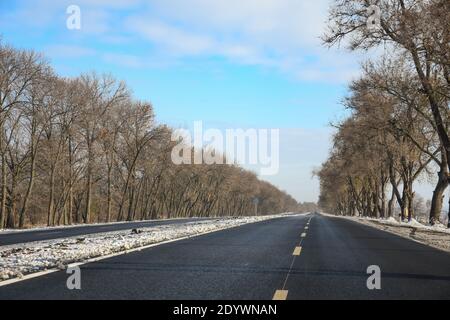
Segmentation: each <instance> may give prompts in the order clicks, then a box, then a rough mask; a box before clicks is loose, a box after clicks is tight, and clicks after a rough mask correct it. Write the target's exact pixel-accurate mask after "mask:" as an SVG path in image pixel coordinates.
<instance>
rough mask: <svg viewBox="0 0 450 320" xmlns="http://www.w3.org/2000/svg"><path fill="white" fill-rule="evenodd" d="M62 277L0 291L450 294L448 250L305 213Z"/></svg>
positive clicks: (120, 295)
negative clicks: (375, 285)
mask: <svg viewBox="0 0 450 320" xmlns="http://www.w3.org/2000/svg"><path fill="white" fill-rule="evenodd" d="M308 221H310V223H309V226H308V228H307V229H305V227H307V223H308ZM302 235H303V237H302ZM298 246H301V251H300V252H299V250H297V254H299V255H298V256H294V255H293V253H294V251H295V249H296V247H298ZM371 265H378V266H379V267H380V269H381V290H369V289H368V288H367V285H366V282H367V279H368V277H369V275H368V274H367V272H366V271H367V268H368V266H371ZM67 277H68V275H67V274H65V272H57V273H53V274H49V275H46V276H42V277H38V278H34V279H31V280H27V281H23V282H19V283H16V284H12V285H8V286H3V287H0V299H35V298H39V299H157V300H160V299H175V300H179V299H194V300H209V299H225V300H252V299H256V300H271V299H272V298H273V297H274V295H275V294H276V295H277V296H278V297H281V298H283V297H286V298H287V299H288V300H297V299H449V298H450V254H448V253H445V252H441V251H439V250H436V249H433V248H430V247H427V246H425V245H422V244H419V243H417V242H414V241H410V240H407V239H403V238H401V237H398V236H395V235H392V234H389V233H386V232H383V231H380V230H378V229H374V228H371V227H368V226H365V225H361V224H358V223H356V222H352V221H347V220H343V219H339V218H329V217H325V216H320V215H309V216H303V217H286V218H282V219H276V220H270V221H265V222H260V223H255V224H250V225H245V226H242V227H238V228H234V229H229V230H225V231H220V232H216V233H211V234H207V235H203V236H200V237H196V238H192V239H189V240H182V241H178V242H174V243H170V244H164V245H161V246H157V247H154V248H151V249H146V250H143V251H140V252H134V253H130V254H127V255H122V256H118V257H114V258H111V259H107V260H103V261H100V262H95V263H90V264H86V265H83V266H82V267H81V284H82V289H81V290H79V291H70V290H68V289H67V288H66V280H67ZM278 290H284V291H278ZM285 294H287V296H285Z"/></svg>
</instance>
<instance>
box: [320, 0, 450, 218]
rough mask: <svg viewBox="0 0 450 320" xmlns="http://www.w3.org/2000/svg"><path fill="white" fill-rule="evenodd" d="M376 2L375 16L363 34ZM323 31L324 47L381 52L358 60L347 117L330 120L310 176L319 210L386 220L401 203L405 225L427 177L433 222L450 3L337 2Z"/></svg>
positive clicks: (439, 198) (449, 55)
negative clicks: (326, 150) (332, 126)
mask: <svg viewBox="0 0 450 320" xmlns="http://www.w3.org/2000/svg"><path fill="white" fill-rule="evenodd" d="M373 4H375V5H377V6H378V7H379V8H380V12H381V19H380V21H379V24H378V26H376V27H375V28H374V27H372V28H369V27H368V25H367V18H368V14H370V11H368V10H367V8H369V7H370V5H373ZM329 27H330V28H329V31H328V32H327V34H326V35H325V36H324V40H325V43H326V44H328V45H330V46H331V45H334V44H336V43H340V42H341V41H343V42H345V43H346V44H347V45H348V47H349V48H350V49H351V50H357V49H362V50H366V49H370V48H374V47H380V46H383V49H384V53H383V54H382V56H381V57H379V58H377V59H376V60H375V61H368V62H366V63H364V64H363V67H362V75H361V77H360V78H359V79H357V80H355V81H353V82H352V84H351V85H350V88H349V89H350V90H349V91H350V93H349V95H348V97H347V98H346V99H345V101H344V104H345V106H346V108H347V109H348V110H349V113H350V115H349V117H348V118H346V119H345V120H343V121H342V122H341V123H338V124H336V127H337V133H336V134H335V137H334V146H333V149H332V150H331V155H330V157H329V159H328V160H327V161H326V162H325V163H324V164H323V166H322V168H321V170H320V171H318V172H317V174H318V176H319V178H320V181H321V196H320V205H321V206H322V207H323V208H324V210H328V211H331V212H334V213H336V214H341V215H357V214H359V215H368V216H373V217H390V216H392V215H393V212H394V207H395V205H396V204H398V206H399V207H400V209H401V216H402V219H411V218H413V217H414V198H415V192H414V183H415V182H416V181H418V180H419V179H427V178H429V181H435V182H436V186H435V190H434V193H433V196H432V201H431V209H430V223H431V224H435V223H436V222H437V221H438V219H439V217H440V215H441V212H442V210H443V199H444V196H445V190H446V189H447V187H448V185H449V182H450V175H449V172H450V139H449V128H450V109H449V108H450V107H449V101H450V2H449V1H448V0H421V1H417V0H379V1H369V0H339V1H335V3H334V5H333V6H332V8H331V10H330V20H329ZM433 176H434V179H432V178H433ZM449 214H450V213H449ZM449 227H450V222H449Z"/></svg>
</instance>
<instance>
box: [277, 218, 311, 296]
mask: <svg viewBox="0 0 450 320" xmlns="http://www.w3.org/2000/svg"><path fill="white" fill-rule="evenodd" d="M310 221H311V218H310V219H309V221H308V223H307V226H306V227H305V230H308V229H309V227H308V226H309V223H310ZM305 238H306V233H302V235H301V240H300V243H299V245H298V247H295V249H294V253H293V254H292V255H293V256H294V258H293V259H292V263H291V266H290V267H289V271H288V274H287V275H286V279H285V280H284V284H283V289H282V290H277V291H275V294H274V296H273V299H272V300H274V301H279V300H286V299H287V296H288V293H289V291H288V290H286V285H287V282H288V280H289V276H290V275H291V271H292V268H293V267H294V263H295V259H296V258H297V257H298V256H300V254H301V253H302V243H303V240H304V239H305Z"/></svg>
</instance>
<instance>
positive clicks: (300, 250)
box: [292, 247, 302, 256]
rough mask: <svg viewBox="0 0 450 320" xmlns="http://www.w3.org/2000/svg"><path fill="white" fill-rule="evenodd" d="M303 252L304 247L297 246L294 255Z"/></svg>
mask: <svg viewBox="0 0 450 320" xmlns="http://www.w3.org/2000/svg"><path fill="white" fill-rule="evenodd" d="M301 253H302V247H296V248H295V250H294V253H293V254H292V255H293V256H299V255H300V254H301Z"/></svg>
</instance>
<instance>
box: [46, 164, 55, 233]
mask: <svg viewBox="0 0 450 320" xmlns="http://www.w3.org/2000/svg"><path fill="white" fill-rule="evenodd" d="M49 187H50V192H49V196H48V207H47V225H48V226H49V227H50V226H53V225H54V217H53V207H54V194H55V168H54V167H52V168H51V169H50V186H49Z"/></svg>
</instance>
